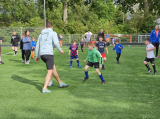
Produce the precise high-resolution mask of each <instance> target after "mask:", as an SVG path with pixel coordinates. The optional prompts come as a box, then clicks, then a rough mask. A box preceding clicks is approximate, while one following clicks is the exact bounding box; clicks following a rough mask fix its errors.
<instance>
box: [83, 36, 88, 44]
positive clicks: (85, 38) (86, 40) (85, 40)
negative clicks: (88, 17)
mask: <svg viewBox="0 0 160 119" xmlns="http://www.w3.org/2000/svg"><path fill="white" fill-rule="evenodd" d="M84 42H85V45H86V44H87V42H88V39H87V36H84Z"/></svg>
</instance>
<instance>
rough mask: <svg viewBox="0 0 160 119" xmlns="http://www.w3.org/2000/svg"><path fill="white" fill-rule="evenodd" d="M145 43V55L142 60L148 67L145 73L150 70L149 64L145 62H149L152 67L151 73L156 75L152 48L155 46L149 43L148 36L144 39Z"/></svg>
mask: <svg viewBox="0 0 160 119" xmlns="http://www.w3.org/2000/svg"><path fill="white" fill-rule="evenodd" d="M145 45H146V51H147V57H146V58H145V60H144V64H145V66H146V67H147V69H148V73H147V74H149V73H150V72H151V71H152V70H151V69H150V67H149V65H148V64H147V62H150V63H151V65H152V67H153V69H154V74H153V75H156V66H155V62H154V58H155V55H154V49H155V47H154V46H153V45H152V44H151V43H150V39H149V38H146V39H145Z"/></svg>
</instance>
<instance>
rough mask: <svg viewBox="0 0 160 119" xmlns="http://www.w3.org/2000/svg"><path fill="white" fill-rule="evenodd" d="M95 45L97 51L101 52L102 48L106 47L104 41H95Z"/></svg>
mask: <svg viewBox="0 0 160 119" xmlns="http://www.w3.org/2000/svg"><path fill="white" fill-rule="evenodd" d="M96 46H97V47H98V51H99V52H100V53H101V54H102V53H104V48H105V47H106V44H105V43H104V42H98V43H96Z"/></svg>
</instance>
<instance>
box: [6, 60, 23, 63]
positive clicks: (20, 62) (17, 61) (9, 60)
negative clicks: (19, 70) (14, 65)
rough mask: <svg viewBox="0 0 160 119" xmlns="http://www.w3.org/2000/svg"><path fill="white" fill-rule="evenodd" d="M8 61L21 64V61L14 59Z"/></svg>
mask: <svg viewBox="0 0 160 119" xmlns="http://www.w3.org/2000/svg"><path fill="white" fill-rule="evenodd" d="M8 60H9V61H14V62H20V63H21V61H22V60H16V59H8Z"/></svg>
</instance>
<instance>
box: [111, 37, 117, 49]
mask: <svg viewBox="0 0 160 119" xmlns="http://www.w3.org/2000/svg"><path fill="white" fill-rule="evenodd" d="M116 39H117V37H114V38H113V39H112V45H113V47H115V44H114V42H115V40H116Z"/></svg>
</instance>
